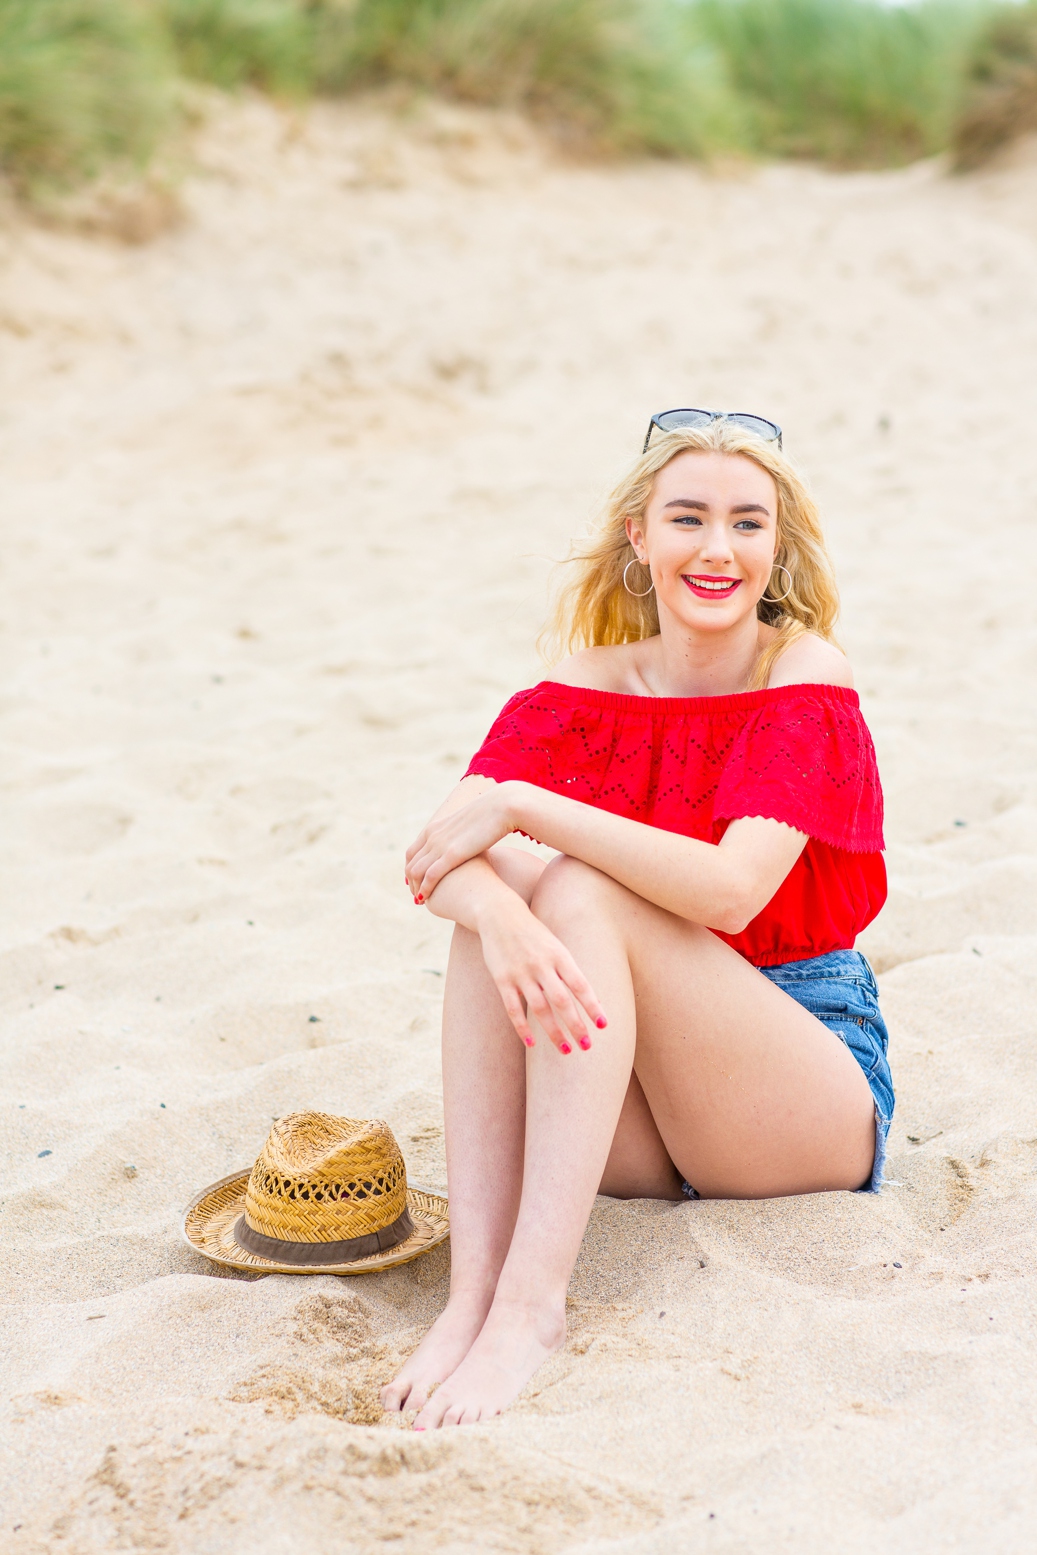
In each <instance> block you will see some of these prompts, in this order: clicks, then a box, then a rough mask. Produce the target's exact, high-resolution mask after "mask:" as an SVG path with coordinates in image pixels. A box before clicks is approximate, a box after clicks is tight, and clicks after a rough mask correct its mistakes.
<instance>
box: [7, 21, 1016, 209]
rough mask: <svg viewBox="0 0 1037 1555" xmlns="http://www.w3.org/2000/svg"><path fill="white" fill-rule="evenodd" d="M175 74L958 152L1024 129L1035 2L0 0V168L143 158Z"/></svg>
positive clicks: (848, 155) (71, 168)
mask: <svg viewBox="0 0 1037 1555" xmlns="http://www.w3.org/2000/svg"><path fill="white" fill-rule="evenodd" d="M184 78H193V79H197V80H203V81H206V82H209V83H212V84H214V85H216V86H218V87H221V88H224V89H228V90H234V89H237V88H241V87H244V86H253V87H258V88H260V89H262V90H265V91H268V92H272V93H274V94H278V95H281V96H292V97H295V98H299V97H304V96H306V95H309V94H312V93H325V94H331V95H344V94H348V93H352V92H356V91H360V90H363V89H366V88H371V87H376V86H383V85H386V84H402V85H403V86H404V87H406V88H409V89H411V90H413V91H416V92H429V93H438V94H441V95H446V96H449V97H452V98H454V99H457V100H460V101H465V102H471V103H480V104H490V105H495V106H504V107H508V108H512V109H515V110H518V111H521V112H523V113H526V114H528V115H530V116H531V117H533V118H535V119H537V120H538V121H540V122H541V123H542V124H545V125H547V126H548V128H549V129H550V131H551V132H552V133H553V134H554V135H555V136H556V137H557V138H558V139H559V140H560V141H562V142H563V143H565V144H568V145H570V146H572V147H574V148H577V149H580V150H585V151H592V152H604V153H611V154H615V153H621V154H654V155H671V156H693V157H700V158H710V157H716V156H717V155H719V154H723V153H732V152H733V153H741V154H744V155H746V156H773V157H800V158H811V159H814V160H817V161H820V162H822V163H825V164H828V165H831V166H837V167H886V166H892V165H897V164H901V163H904V162H908V161H911V160H913V159H916V158H918V157H924V156H930V155H933V154H935V153H937V152H941V151H946V150H952V151H953V154H954V156H955V157H956V159H957V162H958V164H959V165H961V166H974V165H978V163H979V162H981V161H982V160H983V159H984V157H986V156H988V155H989V154H990V153H991V151H992V150H993V149H996V147H997V146H998V145H1000V144H1002V143H1003V142H1004V141H1005V140H1006V139H1010V138H1011V137H1012V136H1013V135H1014V134H1017V133H1019V132H1020V131H1022V130H1025V129H1029V128H1037V0H1027V3H1024V4H1014V5H1004V4H1001V3H994V0H913V3H909V4H904V5H889V4H885V3H883V0H0V169H2V170H3V172H4V173H5V174H6V176H7V178H8V180H9V181H10V182H11V183H12V184H13V185H14V186H15V188H16V189H18V190H19V191H23V192H30V193H31V192H32V190H34V189H36V188H39V187H42V186H45V185H46V186H52V185H55V184H61V183H65V184H68V183H74V182H76V181H77V180H82V179H84V178H88V177H90V176H91V175H92V174H93V173H95V172H96V171H98V170H99V169H100V168H102V167H105V166H107V165H109V164H111V163H112V162H118V161H122V162H125V163H130V164H133V165H137V166H141V165H143V164H145V163H146V162H147V159H148V157H149V156H150V155H151V154H152V153H153V151H154V149H155V147H156V146H157V145H158V144H159V143H160V142H161V139H162V136H163V135H164V134H165V133H166V131H167V130H168V129H169V128H170V126H171V124H172V123H173V122H175V118H176V100H177V82H178V80H182V79H184Z"/></svg>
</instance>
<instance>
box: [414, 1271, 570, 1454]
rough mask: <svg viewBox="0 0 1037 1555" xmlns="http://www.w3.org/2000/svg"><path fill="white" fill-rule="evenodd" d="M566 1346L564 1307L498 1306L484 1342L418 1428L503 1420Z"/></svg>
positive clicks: (434, 1399) (481, 1338)
mask: <svg viewBox="0 0 1037 1555" xmlns="http://www.w3.org/2000/svg"><path fill="white" fill-rule="evenodd" d="M564 1342H565V1310H564V1307H563V1308H562V1309H561V1310H560V1311H556V1310H555V1309H554V1308H550V1309H548V1310H546V1311H545V1310H543V1309H537V1310H535V1311H530V1309H529V1308H528V1307H519V1306H513V1305H509V1304H507V1303H504V1302H501V1301H495V1302H494V1303H493V1306H492V1307H491V1308H490V1314H489V1316H488V1317H487V1319H486V1322H485V1323H484V1324H483V1327H482V1329H481V1331H480V1333H479V1337H478V1339H476V1341H475V1343H474V1344H473V1345H472V1347H471V1349H470V1350H469V1351H468V1354H467V1355H466V1356H465V1358H464V1360H463V1361H462V1362H461V1364H460V1365H459V1366H458V1367H457V1370H456V1371H453V1372H451V1374H450V1376H449V1377H447V1379H446V1381H445V1382H444V1383H443V1384H442V1386H441V1387H440V1388H438V1389H437V1391H436V1392H435V1394H434V1395H433V1396H432V1398H431V1399H430V1400H429V1402H428V1403H427V1404H425V1406H424V1407H423V1409H422V1410H421V1413H420V1414H419V1415H418V1418H417V1419H416V1420H415V1422H414V1429H415V1430H416V1431H426V1430H436V1429H437V1428H438V1427H439V1426H441V1425H474V1424H475V1422H476V1421H477V1420H489V1419H490V1418H491V1416H493V1415H499V1414H500V1412H501V1410H502V1409H507V1407H508V1405H509V1404H511V1403H513V1402H514V1400H515V1399H516V1398H518V1396H519V1394H520V1393H521V1392H522V1389H523V1388H524V1387H525V1385H526V1383H527V1382H528V1381H529V1379H530V1377H532V1375H533V1373H534V1372H535V1371H537V1370H538V1369H539V1368H540V1367H541V1366H542V1365H543V1364H544V1362H545V1361H546V1360H547V1358H548V1356H549V1355H551V1354H553V1353H554V1351H555V1350H557V1349H560V1348H561V1346H562V1345H563V1344H564Z"/></svg>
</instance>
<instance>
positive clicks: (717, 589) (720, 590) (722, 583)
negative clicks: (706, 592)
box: [689, 578, 735, 594]
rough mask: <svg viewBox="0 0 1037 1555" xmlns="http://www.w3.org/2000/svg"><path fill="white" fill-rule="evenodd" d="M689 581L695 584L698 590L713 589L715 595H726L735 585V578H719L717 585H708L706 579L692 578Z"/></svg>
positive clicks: (711, 583) (710, 583)
mask: <svg viewBox="0 0 1037 1555" xmlns="http://www.w3.org/2000/svg"><path fill="white" fill-rule="evenodd" d="M689 581H690V582H692V583H694V585H695V587H696V588H697V589H712V591H713V593H714V594H726V593H727V591H728V589H731V588H733V587H734V584H735V580H734V578H718V579H717V580H716V582H715V583H713V582H709V583H707V582H706V580H705V579H704V578H691V579H690V580H689Z"/></svg>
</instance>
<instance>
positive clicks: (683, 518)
mask: <svg viewBox="0 0 1037 1555" xmlns="http://www.w3.org/2000/svg"><path fill="white" fill-rule="evenodd" d="M674 523H675V524H701V523H702V520H701V518H699V517H698V515H697V514H695V513H682V514H681V515H680V517H679V518H675V519H674Z"/></svg>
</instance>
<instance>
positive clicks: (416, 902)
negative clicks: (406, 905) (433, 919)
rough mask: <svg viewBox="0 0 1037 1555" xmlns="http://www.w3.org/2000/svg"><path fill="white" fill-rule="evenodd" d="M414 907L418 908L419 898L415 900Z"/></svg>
mask: <svg viewBox="0 0 1037 1555" xmlns="http://www.w3.org/2000/svg"><path fill="white" fill-rule="evenodd" d="M414 905H415V907H417V906H418V898H417V897H415V898H414Z"/></svg>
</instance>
